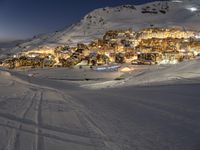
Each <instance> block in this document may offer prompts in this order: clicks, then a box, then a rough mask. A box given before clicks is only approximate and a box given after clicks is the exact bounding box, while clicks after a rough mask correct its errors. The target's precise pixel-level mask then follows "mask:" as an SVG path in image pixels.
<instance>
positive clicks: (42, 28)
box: [0, 0, 155, 41]
mask: <svg viewBox="0 0 200 150" xmlns="http://www.w3.org/2000/svg"><path fill="white" fill-rule="evenodd" d="M150 1H155V0H0V41H8V40H16V39H25V38H30V37H32V36H33V35H37V34H41V33H48V32H52V31H56V30H59V29H62V28H64V27H67V26H69V25H70V24H73V23H75V22H77V21H79V20H80V19H81V18H82V17H83V16H84V15H85V14H87V13H88V12H90V11H92V10H93V9H96V8H100V7H106V6H116V5H122V4H141V3H145V2H150Z"/></svg>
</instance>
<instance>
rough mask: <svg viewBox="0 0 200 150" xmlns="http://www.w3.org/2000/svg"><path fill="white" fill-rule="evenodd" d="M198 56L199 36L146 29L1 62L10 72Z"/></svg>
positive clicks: (27, 52) (39, 50)
mask: <svg viewBox="0 0 200 150" xmlns="http://www.w3.org/2000/svg"><path fill="white" fill-rule="evenodd" d="M199 54H200V41H199V32H195V31H188V30H185V29H182V28H146V29H143V30H140V31H137V32H134V31H133V30H132V29H128V30H110V31H108V32H106V33H105V35H104V36H103V38H102V39H95V40H93V41H91V42H90V43H88V44H81V43H79V44H77V46H76V47H70V46H68V45H60V46H57V47H47V46H43V47H38V48H37V49H31V50H29V49H27V50H24V51H23V52H20V53H17V54H15V55H12V56H9V57H7V58H6V59H4V60H1V62H0V63H1V66H3V67H5V68H9V69H14V68H23V67H31V68H38V67H41V68H43V67H73V66H80V67H81V66H90V67H93V66H100V65H109V64H114V63H118V64H122V63H129V64H134V65H151V64H176V63H178V62H182V61H184V60H191V59H194V58H195V57H197V56H198V55H199Z"/></svg>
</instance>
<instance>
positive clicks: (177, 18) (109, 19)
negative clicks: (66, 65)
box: [12, 0, 200, 52]
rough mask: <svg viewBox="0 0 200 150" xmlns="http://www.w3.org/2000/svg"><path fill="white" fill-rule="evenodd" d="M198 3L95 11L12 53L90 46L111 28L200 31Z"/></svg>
mask: <svg viewBox="0 0 200 150" xmlns="http://www.w3.org/2000/svg"><path fill="white" fill-rule="evenodd" d="M198 8H199V5H198V2H197V1H187V0H186V1H184V2H183V1H180V0H173V1H170V2H159V1H157V2H153V3H147V4H144V5H137V6H133V5H123V6H118V7H106V8H100V9H96V10H94V11H92V12H90V13H89V14H87V15H86V16H85V17H84V18H83V19H82V20H81V21H80V22H79V23H77V24H74V25H72V26H71V27H69V28H67V29H63V30H61V31H58V32H54V33H50V34H44V35H40V36H35V37H34V38H33V39H31V40H30V41H28V42H26V43H23V44H21V45H19V46H18V47H16V48H14V49H13V50H12V51H13V52H16V51H20V50H24V49H31V48H34V47H38V46H42V45H49V46H55V45H58V44H70V45H72V44H76V43H78V42H83V43H87V42H89V41H90V40H91V39H95V38H99V37H101V36H102V35H103V34H104V33H105V32H106V31H108V30H110V29H123V28H132V29H133V30H139V29H141V28H145V27H150V26H151V27H158V26H165V27H168V26H170V27H171V26H183V27H185V28H188V29H195V30H198V26H199V25H200V17H199V12H198Z"/></svg>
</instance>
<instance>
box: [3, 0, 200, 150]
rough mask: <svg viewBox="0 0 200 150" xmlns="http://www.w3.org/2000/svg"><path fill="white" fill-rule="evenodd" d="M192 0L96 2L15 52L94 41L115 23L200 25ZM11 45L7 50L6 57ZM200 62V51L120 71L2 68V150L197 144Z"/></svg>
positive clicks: (135, 149)
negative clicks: (67, 23) (78, 17)
mask: <svg viewBox="0 0 200 150" xmlns="http://www.w3.org/2000/svg"><path fill="white" fill-rule="evenodd" d="M188 2H189V1H186V0H185V1H181V0H179V1H178V0H176V1H175V0H173V1H171V2H167V3H168V6H169V10H168V11H166V13H164V12H163V11H162V12H160V11H159V12H158V13H155V12H153V13H152V12H151V13H142V12H141V11H142V10H144V8H145V9H146V8H148V7H147V6H151V7H153V9H154V7H155V9H154V10H155V11H157V9H158V10H159V9H160V7H162V6H160V5H159V3H160V4H161V2H153V3H148V4H145V5H140V6H132V5H125V6H119V7H114V8H109V7H108V8H101V9H97V10H95V11H93V12H91V13H89V14H88V15H86V16H85V17H84V18H83V19H82V20H81V21H80V22H79V23H78V24H75V25H73V26H72V27H70V28H68V29H66V30H62V31H59V32H56V33H51V34H47V35H42V36H38V37H35V38H34V39H32V40H30V41H29V42H26V43H23V44H21V45H20V47H16V48H14V49H12V52H16V51H21V50H26V49H28V48H32V47H38V46H41V45H51V46H55V45H57V44H66V43H69V44H70V43H74V42H75V43H76V42H87V41H90V40H91V39H93V38H98V37H99V36H101V35H102V33H104V32H105V31H106V30H109V29H111V28H112V29H113V28H133V29H136V30H137V29H140V28H143V27H147V26H149V25H152V24H153V25H154V26H162V25H163V24H164V25H166V26H184V27H185V28H192V29H197V30H198V26H199V23H200V20H199V16H198V11H191V10H188V9H187V8H188V7H186V6H188ZM164 3H166V2H164ZM190 4H191V3H190ZM159 6H160V7H159ZM192 6H193V7H195V8H196V7H197V6H198V1H194V3H192ZM197 8H198V7H197ZM145 11H146V10H145ZM147 12H148V11H147ZM124 16H126V17H124ZM98 21H100V23H99V22H98ZM7 53H9V52H8V51H7V50H6V49H3V50H1V57H3V55H6V54H7ZM199 66H200V58H198V59H195V60H193V61H184V62H182V63H179V64H176V65H151V66H142V65H141V66H134V65H131V66H128V65H122V66H121V68H120V69H119V70H118V71H98V70H95V69H94V70H92V69H89V68H82V69H79V68H75V69H70V68H57V69H55V68H54V69H52V68H51V69H50V68H44V69H24V70H7V69H3V68H0V150H56V149H58V150H68V149H69V150H94V149H95V150H165V149H166V150H198V149H200V144H199V143H200V138H199V137H200V117H199V116H200V111H199V110H200V100H199V97H200V93H199V89H200V67H199Z"/></svg>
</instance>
